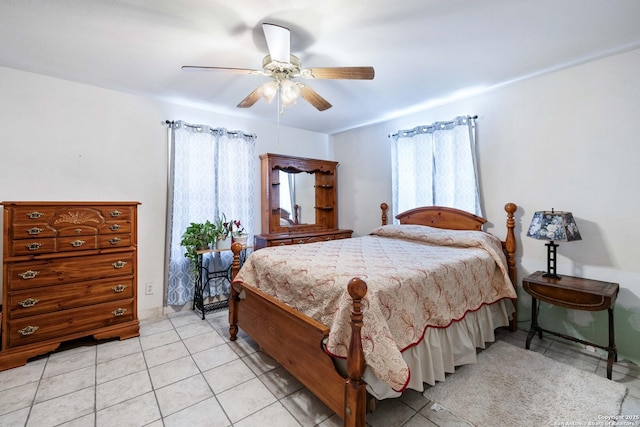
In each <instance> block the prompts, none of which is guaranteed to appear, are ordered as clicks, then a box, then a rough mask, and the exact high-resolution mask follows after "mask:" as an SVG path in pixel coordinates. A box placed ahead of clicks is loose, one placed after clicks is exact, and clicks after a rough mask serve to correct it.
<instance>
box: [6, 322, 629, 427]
mask: <svg viewBox="0 0 640 427" xmlns="http://www.w3.org/2000/svg"><path fill="white" fill-rule="evenodd" d="M227 329H228V327H227V313H226V311H223V312H218V313H212V314H209V315H207V318H206V320H202V319H201V318H200V317H199V316H198V315H196V314H195V313H194V312H191V311H187V312H183V313H176V314H173V315H170V316H167V317H163V318H160V319H152V320H147V321H144V322H142V324H141V327H140V337H137V338H132V339H129V340H125V341H109V342H102V343H100V344H96V343H95V342H93V341H91V340H86V341H84V342H75V343H73V345H72V346H69V348H67V349H61V350H59V351H57V352H55V353H52V354H50V355H48V356H43V357H41V358H39V359H37V360H33V361H30V362H29V363H28V364H27V365H26V366H23V367H19V368H15V369H10V370H7V371H3V372H0V426H33V427H46V426H150V427H160V426H167V427H169V426H186V425H189V426H194V427H196V426H206V427H227V426H234V427H253V426H278V427H287V426H305V427H306V426H321V427H329V426H339V425H341V420H340V419H339V418H338V417H337V416H336V415H335V414H333V413H332V412H331V411H330V410H329V409H328V408H327V407H326V406H325V405H324V404H322V403H321V402H320V401H319V400H317V399H316V398H315V397H314V396H313V395H311V394H310V393H309V392H308V391H307V390H306V389H305V388H304V387H302V386H301V384H300V383H299V382H298V381H296V380H295V379H294V378H292V377H291V376H290V375H288V374H287V372H286V371H284V369H283V368H282V367H280V366H278V364H277V363H276V362H274V361H273V360H272V359H271V358H269V357H268V356H266V355H264V354H263V353H261V352H259V351H258V349H257V348H256V346H255V344H254V343H253V342H252V341H251V340H250V339H248V338H247V337H246V336H241V338H240V339H239V340H238V341H236V342H230V341H229V340H228V338H227V337H228V333H227ZM497 335H498V339H501V340H504V341H507V342H510V343H512V344H515V345H518V346H524V341H525V338H526V333H525V332H517V333H510V332H507V331H498V333H497ZM532 349H534V350H535V351H538V352H541V353H543V354H545V355H546V356H548V357H551V358H553V359H555V360H558V361H560V362H563V363H567V364H571V365H573V366H576V367H578V368H580V369H584V370H587V371H590V372H594V373H596V374H598V375H606V360H603V359H602V358H600V357H598V356H597V355H595V354H594V353H590V352H587V351H580V350H578V349H576V347H574V346H570V345H567V344H563V343H560V342H559V341H552V340H548V339H543V340H541V341H539V340H537V339H535V340H534V344H533V345H532ZM613 380H614V381H618V382H621V383H623V384H625V385H626V386H627V387H628V389H629V392H628V394H627V397H626V398H625V400H624V402H623V407H622V413H623V414H640V369H639V368H638V367H637V366H635V365H632V364H629V363H626V362H624V361H620V362H618V363H616V364H615V367H614V374H613ZM594 393H597V390H594ZM430 408H431V404H430V402H429V401H428V400H427V399H425V398H424V397H423V396H422V394H421V393H418V392H415V391H409V392H407V393H405V394H404V395H403V396H402V397H401V398H399V399H392V400H385V401H382V402H381V403H380V405H379V407H378V409H377V410H376V411H375V412H374V413H373V414H369V415H368V416H367V424H368V425H369V426H371V427H392V426H404V427H416V426H463V425H464V426H467V425H468V424H467V423H465V422H464V421H462V420H460V419H458V418H456V417H455V416H454V415H452V414H451V413H449V412H447V411H446V410H440V411H438V412H436V411H433V410H431V409H430Z"/></svg>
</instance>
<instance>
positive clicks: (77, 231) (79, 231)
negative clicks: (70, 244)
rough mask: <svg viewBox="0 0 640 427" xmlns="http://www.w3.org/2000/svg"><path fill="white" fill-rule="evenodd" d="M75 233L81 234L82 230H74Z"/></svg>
mask: <svg viewBox="0 0 640 427" xmlns="http://www.w3.org/2000/svg"><path fill="white" fill-rule="evenodd" d="M73 231H75V232H76V234H80V233H82V228H76V229H75V230H73Z"/></svg>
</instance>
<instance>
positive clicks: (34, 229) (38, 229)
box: [27, 227, 44, 236]
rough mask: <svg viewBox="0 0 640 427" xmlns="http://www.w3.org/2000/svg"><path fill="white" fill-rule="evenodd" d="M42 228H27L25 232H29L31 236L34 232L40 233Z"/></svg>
mask: <svg viewBox="0 0 640 427" xmlns="http://www.w3.org/2000/svg"><path fill="white" fill-rule="evenodd" d="M43 231H44V230H43V229H42V228H38V227H33V228H30V229H28V230H27V233H29V234H31V235H32V236H34V235H36V234H40V233H42V232H43Z"/></svg>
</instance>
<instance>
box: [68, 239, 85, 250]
mask: <svg viewBox="0 0 640 427" xmlns="http://www.w3.org/2000/svg"><path fill="white" fill-rule="evenodd" d="M84 243H85V241H84V240H74V241H73V242H71V246H73V247H74V248H79V247H80V246H82V245H84Z"/></svg>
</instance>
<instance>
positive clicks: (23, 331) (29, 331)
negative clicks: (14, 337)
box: [18, 326, 40, 337]
mask: <svg viewBox="0 0 640 427" xmlns="http://www.w3.org/2000/svg"><path fill="white" fill-rule="evenodd" d="M38 329H40V326H27V327H26V328H23V329H19V330H18V333H19V334H20V335H22V336H24V337H26V336H27V335H31V334H33V333H34V332H35V331H37V330H38Z"/></svg>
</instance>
